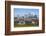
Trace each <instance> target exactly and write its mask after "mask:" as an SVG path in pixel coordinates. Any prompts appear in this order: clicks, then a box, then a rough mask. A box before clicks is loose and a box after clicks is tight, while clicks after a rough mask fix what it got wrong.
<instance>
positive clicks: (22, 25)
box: [14, 24, 39, 27]
mask: <svg viewBox="0 0 46 36" xmlns="http://www.w3.org/2000/svg"><path fill="white" fill-rule="evenodd" d="M36 26H39V25H38V24H14V27H36Z"/></svg>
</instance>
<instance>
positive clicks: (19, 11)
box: [14, 8, 39, 17]
mask: <svg viewBox="0 0 46 36" xmlns="http://www.w3.org/2000/svg"><path fill="white" fill-rule="evenodd" d="M28 13H31V14H33V15H37V16H38V15H39V9H27V8H14V17H16V16H17V15H19V16H24V15H25V14H28Z"/></svg>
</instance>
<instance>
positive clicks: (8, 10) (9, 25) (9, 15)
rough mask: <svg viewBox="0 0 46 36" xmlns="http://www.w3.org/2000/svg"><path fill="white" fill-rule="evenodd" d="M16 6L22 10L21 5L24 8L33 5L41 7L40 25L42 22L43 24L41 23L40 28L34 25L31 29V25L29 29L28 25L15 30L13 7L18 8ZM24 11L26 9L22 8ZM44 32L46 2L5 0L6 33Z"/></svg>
mask: <svg viewBox="0 0 46 36" xmlns="http://www.w3.org/2000/svg"><path fill="white" fill-rule="evenodd" d="M32 6H33V7H32ZM12 7H13V8H12ZM16 7H17V8H19V10H20V8H21V7H22V8H24V7H26V9H27V8H31V7H32V8H36V7H37V8H38V9H40V12H41V13H40V12H39V16H40V18H39V25H40V24H41V25H40V27H39V29H38V28H34V27H32V29H31V27H29V30H28V27H26V28H23V29H22V28H16V29H15V30H16V31H15V30H14V28H13V26H14V25H13V15H14V14H13V9H14V8H15V9H16ZM37 8H36V9H37ZM26 9H25V10H26ZM19 10H18V11H19ZM21 10H22V9H21ZM15 11H16V10H15ZM22 11H24V10H22ZM23 13H24V12H23ZM15 14H16V13H15ZM21 14H22V13H21ZM36 29H37V30H36ZM21 30H22V31H21ZM44 32H45V4H44V3H40V2H20V1H5V35H18V34H35V33H44Z"/></svg>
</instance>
